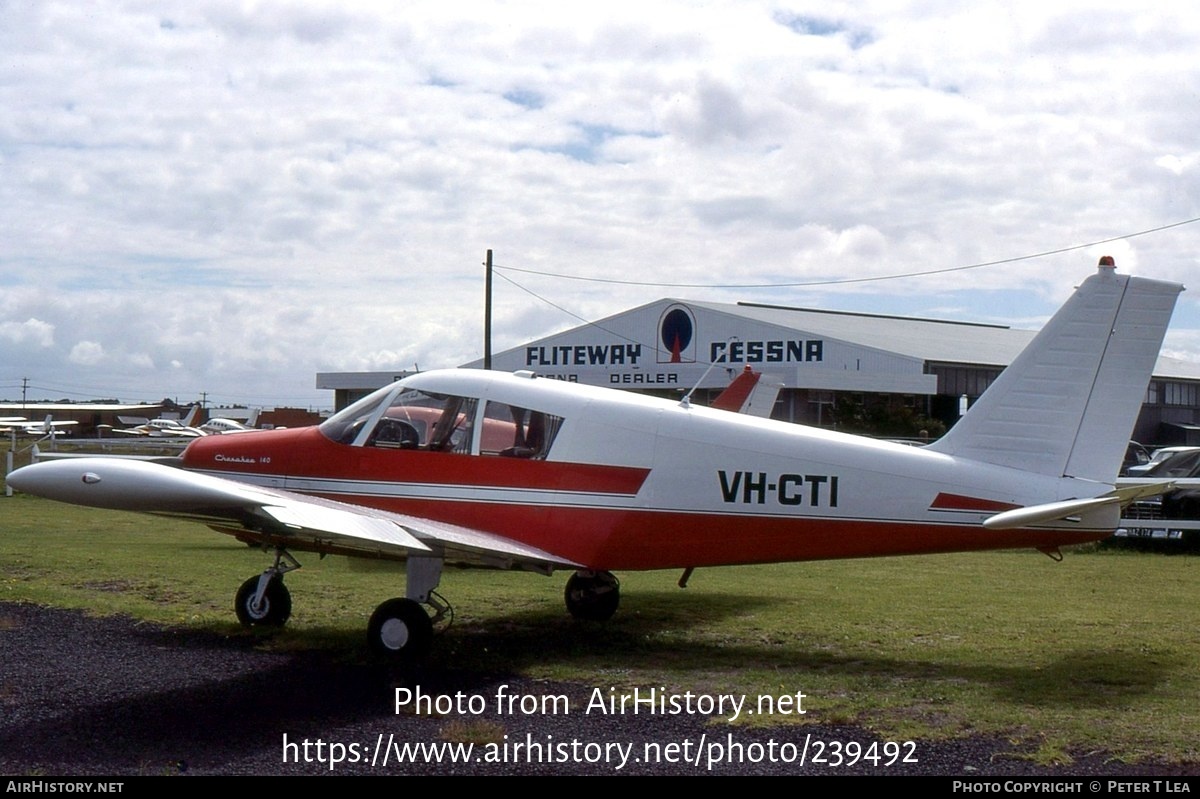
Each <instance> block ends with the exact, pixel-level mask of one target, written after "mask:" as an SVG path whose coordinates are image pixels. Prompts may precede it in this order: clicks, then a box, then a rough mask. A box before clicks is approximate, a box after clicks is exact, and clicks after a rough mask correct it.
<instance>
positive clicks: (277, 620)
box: [233, 576, 292, 627]
mask: <svg viewBox="0 0 1200 799" xmlns="http://www.w3.org/2000/svg"><path fill="white" fill-rule="evenodd" d="M257 591H258V577H257V576H255V577H251V578H250V579H249V580H247V581H246V582H244V583H242V587H241V588H239V589H238V592H237V597H236V598H235V599H234V601H233V609H234V611H235V612H236V613H237V617H238V621H240V622H241V623H242V626H243V627H282V626H283V625H285V624H287V620H288V619H289V618H290V617H291V615H292V593H291V591H288V589H287V586H286V585H284V584H283V578H282V577H273V578H271V582H270V583H268V584H267V590H266V593H264V594H263V598H262V604H261V606H259V607H257V608H256V607H254V594H255V593H257Z"/></svg>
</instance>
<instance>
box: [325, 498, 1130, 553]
mask: <svg viewBox="0 0 1200 799" xmlns="http://www.w3.org/2000/svg"><path fill="white" fill-rule="evenodd" d="M330 498H331V499H338V500H341V501H343V502H347V501H348V502H359V503H362V504H370V505H372V506H373V507H378V508H382V509H385V510H391V511H396V512H399V513H407V514H410V515H413V516H420V517H424V518H430V519H438V520H439V521H445V522H451V523H454V524H460V525H462V526H464V527H470V528H473V529H477V530H486V531H488V532H492V533H496V534H497V535H501V536H504V537H505V538H511V539H513V540H515V541H519V542H521V543H523V544H529V545H530V546H534V547H537V548H539V549H542V550H545V551H547V552H550V553H553V554H555V555H558V556H560V557H563V558H565V559H567V560H570V561H574V562H575V563H581V564H584V565H585V566H587V567H589V568H592V569H604V570H610V571H613V570H619V569H626V570H641V569H667V568H684V567H687V566H725V565H733V564H746V563H781V562H789V561H802V560H832V559H838V558H862V557H875V556H885V555H917V554H931V553H936V552H963V551H972V550H985V549H1019V548H1033V547H1045V546H1065V545H1068V544H1076V543H1084V542H1087V541H1095V540H1099V539H1101V538H1106V537H1108V536H1109V535H1111V534H1112V531H1111V530H1064V531H1058V530H1054V531H1051V530H1033V529H1021V530H986V529H984V528H982V527H980V526H978V525H937V524H929V523H922V522H904V521H891V520H881V521H872V520H863V519H849V520H848V519H831V518H811V517H810V518H786V517H778V516H775V517H772V516H748V515H733V514H728V515H726V514H714V513H689V512H684V511H649V510H639V509H634V508H614V509H607V508H579V507H562V506H554V507H538V506H531V505H521V504H507V503H505V504H502V503H488V502H459V501H438V500H429V499H407V498H396V497H348V496H346V495H338V496H330Z"/></svg>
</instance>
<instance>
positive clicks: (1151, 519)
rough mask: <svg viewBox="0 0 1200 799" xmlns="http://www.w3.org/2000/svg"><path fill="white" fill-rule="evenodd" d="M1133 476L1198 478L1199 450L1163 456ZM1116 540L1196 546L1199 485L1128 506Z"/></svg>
mask: <svg viewBox="0 0 1200 799" xmlns="http://www.w3.org/2000/svg"><path fill="white" fill-rule="evenodd" d="M1130 476H1134V475H1130ZM1136 476H1137V477H1142V478H1152V479H1160V480H1164V481H1166V480H1189V479H1197V478H1200V447H1186V448H1183V449H1182V450H1179V451H1176V452H1171V453H1167V454H1166V456H1165V457H1164V458H1163V459H1162V460H1160V461H1159V462H1158V463H1156V464H1154V465H1153V466H1151V467H1149V468H1148V469H1146V470H1145V472H1144V473H1142V474H1139V475H1136ZM1117 537H1118V538H1142V539H1165V540H1171V541H1182V542H1184V543H1185V544H1187V545H1188V546H1189V547H1193V546H1200V485H1198V486H1196V487H1192V486H1184V487H1181V488H1176V489H1174V490H1172V491H1168V492H1166V493H1165V494H1163V495H1161V496H1157V497H1148V498H1146V499H1142V500H1138V501H1137V502H1134V503H1132V504H1131V505H1129V507H1127V508H1125V511H1124V512H1123V513H1122V514H1121V529H1120V530H1118V531H1117Z"/></svg>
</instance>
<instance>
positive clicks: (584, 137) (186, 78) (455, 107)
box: [0, 1, 1200, 404]
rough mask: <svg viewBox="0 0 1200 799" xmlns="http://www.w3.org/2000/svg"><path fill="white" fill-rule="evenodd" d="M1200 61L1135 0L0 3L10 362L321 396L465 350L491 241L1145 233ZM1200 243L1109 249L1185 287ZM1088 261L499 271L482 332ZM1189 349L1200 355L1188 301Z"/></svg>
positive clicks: (654, 256) (983, 251) (716, 248)
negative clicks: (86, 345)
mask: <svg viewBox="0 0 1200 799" xmlns="http://www.w3.org/2000/svg"><path fill="white" fill-rule="evenodd" d="M1198 45H1200V17H1197V16H1196V15H1194V14H1192V13H1190V11H1189V10H1188V9H1187V7H1185V6H1180V7H1178V8H1175V7H1163V8H1156V9H1155V10H1153V11H1142V10H1139V9H1137V8H1133V7H1129V6H1128V4H1117V3H1102V4H1096V3H1077V4H1073V3H1068V4H1062V3H1060V4H1049V5H1047V4H1032V3H1015V4H1012V3H1007V4H1000V3H992V4H989V3H984V4H979V3H975V4H970V5H967V6H963V5H956V4H949V3H947V4H938V3H934V4H932V5H930V4H918V5H916V6H896V5H894V4H889V3H860V4H844V5H833V6H830V5H828V4H825V5H821V6H809V5H807V4H805V3H799V4H792V5H791V6H789V8H788V10H786V11H782V10H781V9H780V7H779V6H778V4H776V3H765V2H764V3H721V2H718V3H711V4H705V5H703V6H696V5H694V4H682V5H675V4H672V3H662V4H653V5H652V6H646V4H644V3H642V4H636V5H635V4H632V3H611V4H610V3H606V4H602V5H597V4H593V5H592V6H579V5H578V4H554V3H545V4H540V3H532V4H518V5H516V6H511V5H508V6H498V5H494V4H490V3H478V4H468V5H459V4H455V5H446V4H423V3H418V4H411V5H408V6H405V8H404V10H403V12H401V11H399V10H397V9H396V8H394V7H392V6H389V5H374V4H355V5H348V6H345V5H342V4H331V3H318V2H312V3H288V4H277V3H256V4H250V5H246V4H243V3H237V2H232V1H230V2H212V3H205V4H201V5H196V4H187V3H178V2H167V3H160V4H151V5H145V4H136V3H134V4H129V3H99V4H87V5H72V4H61V5H57V4H48V3H35V4H11V3H10V4H4V5H0V48H2V49H3V52H4V53H5V54H6V58H5V59H4V60H3V61H2V62H0V107H3V108H4V109H5V113H4V114H3V115H0V158H2V159H3V168H4V175H5V178H4V180H3V181H0V207H3V208H4V209H5V213H4V214H3V215H0V274H2V275H4V282H5V290H6V291H5V296H4V298H3V300H2V301H0V302H2V303H3V305H2V307H0V312H2V316H0V319H5V320H12V321H3V322H0V337H2V338H3V339H4V340H10V341H14V342H15V341H17V340H18V339H17V338H16V337H21V338H20V341H21V342H23V343H25V344H34V346H36V347H38V348H39V357H38V358H37V360H36V362H31V361H30V360H22V359H23V358H26V357H27V355H26V354H22V353H21V352H20V350H18V352H17V353H16V354H15V355H14V360H13V362H12V363H10V364H8V365H7V366H8V367H9V368H10V369H22V370H26V369H29V368H30V366H32V365H35V364H36V366H37V368H38V370H39V373H42V372H44V373H46V374H47V378H46V379H45V380H44V382H46V383H52V384H55V385H64V386H71V385H75V384H76V383H77V382H78V380H79V378H78V376H77V375H76V372H77V370H76V369H72V367H74V366H78V365H79V364H78V362H77V361H76V360H74V359H78V358H85V359H94V358H97V357H99V355H100V354H103V355H104V356H106V357H105V359H104V361H103V364H102V365H103V367H104V371H103V372H102V373H100V374H98V375H93V376H91V377H89V381H97V380H104V381H106V385H105V386H98V385H97V383H95V382H89V383H88V384H86V385H81V386H79V389H80V391H90V390H92V389H93V387H95V388H97V389H103V390H98V391H97V392H96V393H101V394H125V393H127V392H134V396H151V397H153V396H162V395H164V394H171V395H175V394H180V395H186V394H189V393H191V394H194V395H196V394H198V393H199V392H208V393H209V394H210V395H216V396H217V397H218V398H220V399H229V400H231V401H242V402H255V401H259V402H266V403H271V404H287V403H289V402H295V403H297V404H310V403H313V402H326V403H327V402H328V401H329V399H330V398H329V396H328V394H327V393H324V392H317V391H316V390H315V389H314V388H313V373H314V372H315V371H318V370H322V371H325V370H331V369H338V368H345V369H354V368H376V366H378V367H379V368H394V367H404V366H407V365H410V364H411V363H412V362H414V361H416V362H420V363H421V365H422V366H423V367H425V368H429V367H433V366H442V365H455V364H457V363H460V362H462V361H466V360H469V359H472V358H475V357H478V355H479V346H480V345H479V340H480V338H481V333H480V326H481V324H482V309H481V303H482V268H481V266H480V261H481V260H482V257H483V251H484V250H485V249H486V248H487V247H492V248H493V249H494V250H495V252H496V261H497V263H498V264H504V265H508V266H515V267H521V268H529V269H536V270H541V271H547V272H563V273H570V274H577V275H592V276H598V277H608V278H618V279H629V280H644V279H647V278H651V279H654V280H660V281H663V282H673V283H693V284H729V283H738V284H742V283H761V282H771V281H777V282H782V281H794V282H802V281H804V280H809V281H811V280H820V279H847V278H858V277H867V276H878V275H881V274H897V273H904V272H914V271H925V270H930V269H938V268H946V267H952V266H960V265H965V264H973V263H982V262H988V261H996V260H1003V259H1009V258H1013V257H1015V256H1021V255H1026V254H1030V253H1038V252H1044V251H1050V250H1058V249H1061V248H1064V247H1069V246H1072V245H1078V244H1085V243H1088V242H1093V241H1100V240H1103V239H1108V238H1112V237H1113V236H1118V235H1122V234H1127V233H1132V232H1136V231H1141V230H1147V229H1150V228H1155V227H1158V226H1160V225H1163V224H1167V223H1171V222H1175V221H1180V220H1183V219H1188V218H1191V217H1193V216H1195V215H1196V208H1197V206H1198V204H1200V171H1198V170H1196V168H1195V164H1196V163H1197V156H1196V151H1195V132H1194V131H1195V125H1194V114H1193V113H1192V109H1193V108H1194V96H1193V95H1194V87H1195V85H1196V81H1197V78H1198V77H1200V65H1197V63H1196V62H1195V58H1194V53H1195V52H1196V50H1197V46H1198ZM1197 244H1200V225H1189V226H1183V227H1178V228H1172V229H1170V230H1167V231H1163V232H1162V233H1158V234H1154V235H1147V236H1142V237H1138V238H1134V239H1129V240H1127V241H1126V242H1124V243H1122V244H1121V245H1120V248H1118V247H1115V246H1114V247H1112V249H1113V251H1114V252H1116V253H1117V254H1118V255H1119V263H1120V264H1121V266H1122V268H1125V269H1128V270H1133V269H1135V268H1136V270H1137V271H1138V272H1139V273H1141V274H1148V275H1154V276H1159V277H1163V278H1167V279H1177V280H1181V281H1186V280H1187V279H1188V278H1189V277H1190V276H1191V275H1193V274H1195V270H1196V266H1197V264H1196V256H1195V255H1194V253H1196V252H1197V251H1200V247H1198V246H1197ZM1094 264H1095V253H1094V252H1093V251H1092V250H1091V249H1083V250H1079V251H1071V252H1065V253H1060V254H1058V255H1054V256H1047V257H1045V258H1040V259H1033V260H1029V261H1016V262H1012V263H1007V264H1004V265H1000V266H997V267H992V268H986V269H979V270H971V271H967V272H959V273H949V274H944V275H940V276H936V277H927V278H921V279H910V280H905V281H897V282H893V283H888V284H871V285H866V286H864V285H851V286H847V287H840V288H829V287H827V288H821V289H810V288H796V289H777V290H774V291H770V292H752V291H749V290H738V291H733V292H731V291H722V290H719V289H701V288H690V289H682V288H680V289H673V288H665V287H663V288H659V287H629V286H625V287H620V286H613V285H599V284H581V283H573V282H566V281H561V280H554V279H551V278H538V277H534V276H529V275H522V274H517V273H506V276H507V277H508V278H510V279H512V280H513V281H516V282H517V283H518V284H520V286H523V287H525V288H527V289H528V290H529V291H530V292H532V293H526V292H525V291H522V290H521V289H520V288H518V287H516V286H514V285H512V284H510V283H508V282H506V281H504V280H500V281H498V282H497V288H496V306H497V307H496V310H497V313H496V317H497V320H498V321H497V324H498V327H497V330H496V331H495V338H496V340H497V342H506V343H507V344H508V345H515V344H518V343H521V342H522V341H524V340H527V339H528V338H532V337H534V336H537V335H541V334H544V333H547V332H550V330H549V329H548V328H552V327H555V326H557V327H559V328H561V327H566V326H569V325H573V324H576V323H577V319H575V318H574V317H573V316H571V315H570V314H567V313H563V312H562V311H560V310H558V309H557V308H555V306H556V305H557V306H561V307H562V308H565V309H567V310H568V311H570V312H571V314H575V315H578V316H585V317H589V318H596V317H600V316H603V315H605V314H609V313H613V312H615V311H617V310H620V309H622V308H625V307H628V306H632V305H636V304H640V303H643V302H647V301H650V300H652V299H655V298H657V297H659V296H664V295H668V294H674V295H685V296H694V297H696V298H698V299H700V298H711V299H722V300H736V299H751V300H762V299H766V298H768V296H769V299H770V301H773V302H783V303H793V304H812V303H814V302H820V303H824V304H827V305H830V306H831V307H835V308H836V307H845V306H846V304H848V303H855V304H856V307H858V308H859V309H861V310H877V311H881V312H890V313H904V312H906V311H909V312H913V311H916V310H919V309H918V307H917V303H921V307H926V306H937V305H941V306H955V307H963V308H964V309H967V312H968V314H969V313H971V312H972V311H971V309H972V308H973V307H977V308H978V311H977V312H979V313H988V312H989V306H988V303H989V300H987V299H986V297H987V295H980V294H975V293H974V292H977V291H979V290H987V291H991V292H995V291H1010V292H1027V296H1028V297H1029V298H1030V299H1029V302H1030V303H1031V304H1041V303H1043V302H1050V301H1053V300H1055V299H1061V297H1062V296H1064V295H1065V293H1066V292H1068V291H1069V290H1070V287H1071V286H1072V285H1073V284H1075V283H1077V282H1079V280H1080V279H1081V278H1082V277H1083V276H1084V275H1086V274H1087V273H1088V272H1090V271H1091V269H1092V268H1094ZM868 292H871V293H869V294H868ZM534 295H537V296H534ZM541 298H545V300H548V301H549V303H553V305H551V304H549V303H547V302H543V300H542V299H541ZM981 298H982V299H981ZM864 305H865V306H866V307H864ZM1045 310H1046V309H1044V308H1040V307H1039V308H1037V309H1031V310H1030V312H1029V314H1028V315H1034V316H1036V315H1039V314H1041V313H1043V312H1044V311H1045ZM1025 315H1027V314H1021V316H1025ZM17 320H29V321H25V322H21V321H17ZM35 321H36V322H38V324H39V325H44V327H37V326H32V323H33V322H35ZM1176 326H1177V327H1180V328H1191V329H1198V328H1200V313H1198V311H1197V307H1196V303H1195V300H1194V299H1192V298H1191V297H1190V296H1189V295H1185V299H1184V300H1183V302H1182V303H1181V307H1180V310H1179V311H1178V312H1177V316H1176ZM56 340H58V341H78V342H104V345H103V348H102V349H101V350H91V351H88V350H83V351H81V350H78V348H75V349H68V348H66V347H56V346H55V345H54V342H55V341H56ZM97 346H98V345H97ZM392 358H395V360H396V361H397V362H396V363H395V364H388V363H386V362H387V361H388V360H390V359H392ZM91 362H92V363H96V361H95V360H92V361H91ZM97 371H99V370H97ZM73 381H74V382H73Z"/></svg>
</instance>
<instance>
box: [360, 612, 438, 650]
mask: <svg viewBox="0 0 1200 799" xmlns="http://www.w3.org/2000/svg"><path fill="white" fill-rule="evenodd" d="M367 642H368V643H369V644H370V645H371V649H372V650H374V651H375V652H376V654H379V655H383V656H385V657H389V658H399V657H419V656H421V655H424V654H426V653H427V652H429V646H430V644H431V643H432V642H433V622H432V621H431V620H430V618H429V614H428V613H426V612H425V608H423V607H421V604H420V603H419V602H415V601H413V600H411V599H389V600H388V601H387V602H384V603H383V604H381V605H380V606H379V607H377V608H376V609H375V612H374V613H372V614H371V621H370V622H369V623H368V624H367Z"/></svg>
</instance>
